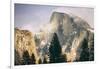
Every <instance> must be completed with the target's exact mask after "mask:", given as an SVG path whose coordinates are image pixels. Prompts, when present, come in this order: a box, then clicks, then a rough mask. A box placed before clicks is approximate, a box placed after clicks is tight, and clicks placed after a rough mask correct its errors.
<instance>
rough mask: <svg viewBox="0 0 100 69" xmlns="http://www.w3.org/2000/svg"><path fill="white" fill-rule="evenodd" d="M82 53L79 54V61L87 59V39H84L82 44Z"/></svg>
mask: <svg viewBox="0 0 100 69" xmlns="http://www.w3.org/2000/svg"><path fill="white" fill-rule="evenodd" d="M82 49H83V51H82V53H81V54H80V60H79V61H89V49H88V41H87V39H84V41H83V44H82Z"/></svg>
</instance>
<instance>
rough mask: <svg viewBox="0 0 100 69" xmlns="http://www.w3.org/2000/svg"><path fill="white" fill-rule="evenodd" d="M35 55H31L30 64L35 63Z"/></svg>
mask: <svg viewBox="0 0 100 69" xmlns="http://www.w3.org/2000/svg"><path fill="white" fill-rule="evenodd" d="M35 61H36V60H35V56H34V54H32V56H31V63H30V64H35Z"/></svg>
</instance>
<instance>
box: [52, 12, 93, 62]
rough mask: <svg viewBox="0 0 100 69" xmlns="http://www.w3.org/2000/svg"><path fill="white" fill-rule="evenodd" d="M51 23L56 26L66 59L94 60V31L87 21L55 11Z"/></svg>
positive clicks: (70, 60) (71, 60) (69, 60)
mask: <svg viewBox="0 0 100 69" xmlns="http://www.w3.org/2000/svg"><path fill="white" fill-rule="evenodd" d="M50 23H51V24H53V23H54V25H55V26H56V27H55V32H56V33H57V36H58V38H59V41H60V44H61V47H62V54H64V55H66V61H68V62H73V61H92V60H94V57H93V56H94V53H93V52H94V32H93V29H92V28H91V27H90V26H89V24H88V23H87V22H86V21H84V20H83V19H81V18H79V17H77V16H70V15H68V14H65V13H61V12H54V13H53V14H52V16H51V20H50Z"/></svg>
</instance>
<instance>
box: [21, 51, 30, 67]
mask: <svg viewBox="0 0 100 69" xmlns="http://www.w3.org/2000/svg"><path fill="white" fill-rule="evenodd" d="M30 63H31V58H30V56H29V53H28V51H24V53H23V64H24V65H27V64H30Z"/></svg>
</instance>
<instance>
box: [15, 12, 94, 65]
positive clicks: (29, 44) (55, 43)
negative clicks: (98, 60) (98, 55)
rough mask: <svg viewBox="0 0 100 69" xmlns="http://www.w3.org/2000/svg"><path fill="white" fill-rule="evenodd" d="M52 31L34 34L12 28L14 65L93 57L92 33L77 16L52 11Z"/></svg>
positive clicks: (85, 59) (70, 60)
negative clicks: (13, 30) (13, 32)
mask: <svg viewBox="0 0 100 69" xmlns="http://www.w3.org/2000/svg"><path fill="white" fill-rule="evenodd" d="M49 24H50V26H51V30H50V32H49V31H41V32H39V33H35V35H34V36H33V34H32V33H31V32H29V31H28V30H20V29H17V28H15V65H23V64H42V63H61V62H75V61H77V62H79V61H93V60H94V32H93V29H92V28H91V27H90V25H89V24H88V23H87V22H86V21H84V20H83V19H81V18H79V17H77V16H70V15H69V14H65V13H61V12H53V13H52V15H51V18H50V23H49Z"/></svg>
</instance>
